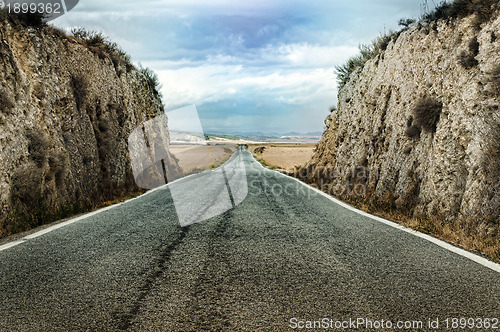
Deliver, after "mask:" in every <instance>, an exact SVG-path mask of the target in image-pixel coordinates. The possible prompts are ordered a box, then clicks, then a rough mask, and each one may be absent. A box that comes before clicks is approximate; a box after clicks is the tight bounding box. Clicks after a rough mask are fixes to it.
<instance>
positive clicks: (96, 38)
mask: <svg viewBox="0 0 500 332" xmlns="http://www.w3.org/2000/svg"><path fill="white" fill-rule="evenodd" d="M71 34H72V35H73V37H75V38H77V39H79V40H81V41H82V42H83V44H84V45H85V46H86V47H87V48H88V49H89V50H90V51H91V52H93V53H94V54H97V55H98V56H99V58H101V59H105V58H109V59H111V61H112V62H113V65H114V67H115V70H117V73H118V75H120V74H121V73H120V72H119V67H120V66H122V65H123V66H124V67H125V69H126V71H127V72H130V71H132V70H133V69H135V67H134V65H133V64H132V62H131V59H130V56H129V55H128V54H127V53H125V51H123V50H122V49H121V48H120V46H118V44H117V43H114V42H112V41H111V40H109V38H108V37H106V36H104V35H103V34H102V32H99V31H89V30H86V29H83V28H74V29H71Z"/></svg>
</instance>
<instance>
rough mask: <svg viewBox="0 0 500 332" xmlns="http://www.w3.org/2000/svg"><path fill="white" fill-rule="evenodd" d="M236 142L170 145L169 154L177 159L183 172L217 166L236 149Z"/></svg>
mask: <svg viewBox="0 0 500 332" xmlns="http://www.w3.org/2000/svg"><path fill="white" fill-rule="evenodd" d="M237 148H238V146H237V145H236V144H229V143H228V144H217V145H210V146H207V145H170V146H169V152H170V154H171V155H172V156H173V157H174V158H176V159H178V162H179V166H180V167H181V169H182V173H183V174H191V173H194V172H199V171H202V170H206V169H211V168H217V167H218V166H220V165H222V164H223V163H224V162H226V161H227V160H228V159H229V157H231V155H232V154H233V153H234V152H235V151H236V150H237Z"/></svg>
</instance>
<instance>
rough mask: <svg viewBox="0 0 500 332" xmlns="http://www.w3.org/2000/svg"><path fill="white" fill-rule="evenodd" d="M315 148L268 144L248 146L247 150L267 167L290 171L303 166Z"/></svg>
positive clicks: (288, 144)
mask: <svg viewBox="0 0 500 332" xmlns="http://www.w3.org/2000/svg"><path fill="white" fill-rule="evenodd" d="M315 147H316V144H315V143H269V144H250V145H249V147H248V150H249V151H250V152H252V153H253V154H254V155H255V156H256V157H258V158H259V159H262V160H263V161H264V162H265V163H266V164H267V165H269V166H273V167H276V168H280V169H283V170H287V171H291V170H294V169H295V167H296V166H303V165H305V164H306V163H307V162H308V161H309V159H311V157H312V155H313V153H314V148H315ZM262 148H263V149H262ZM256 150H257V151H256ZM262 150H263V151H262ZM261 151H262V152H261Z"/></svg>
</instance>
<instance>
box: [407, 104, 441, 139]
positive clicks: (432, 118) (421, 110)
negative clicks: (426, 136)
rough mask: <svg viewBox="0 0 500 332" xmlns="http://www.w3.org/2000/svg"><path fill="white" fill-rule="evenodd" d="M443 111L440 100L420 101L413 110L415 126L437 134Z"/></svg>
mask: <svg viewBox="0 0 500 332" xmlns="http://www.w3.org/2000/svg"><path fill="white" fill-rule="evenodd" d="M442 110H443V104H442V103H441V102H440V101H439V100H437V99H435V98H430V97H425V98H422V99H420V100H419V101H418V102H417V103H416V104H415V106H414V109H413V113H414V117H415V125H416V126H418V127H420V128H422V129H423V130H425V131H427V132H432V133H434V132H436V126H437V123H438V121H439V117H440V115H441V111H442ZM410 128H411V127H410Z"/></svg>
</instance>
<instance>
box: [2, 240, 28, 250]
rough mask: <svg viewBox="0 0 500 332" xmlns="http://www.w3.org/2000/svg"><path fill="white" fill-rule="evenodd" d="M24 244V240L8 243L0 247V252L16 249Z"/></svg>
mask: <svg viewBox="0 0 500 332" xmlns="http://www.w3.org/2000/svg"><path fill="white" fill-rule="evenodd" d="M23 242H24V240H17V241H13V242H9V243H6V244H4V245H1V246H0V251H3V250H7V249H9V248H12V247H15V246H17V245H18V244H21V243H23Z"/></svg>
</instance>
